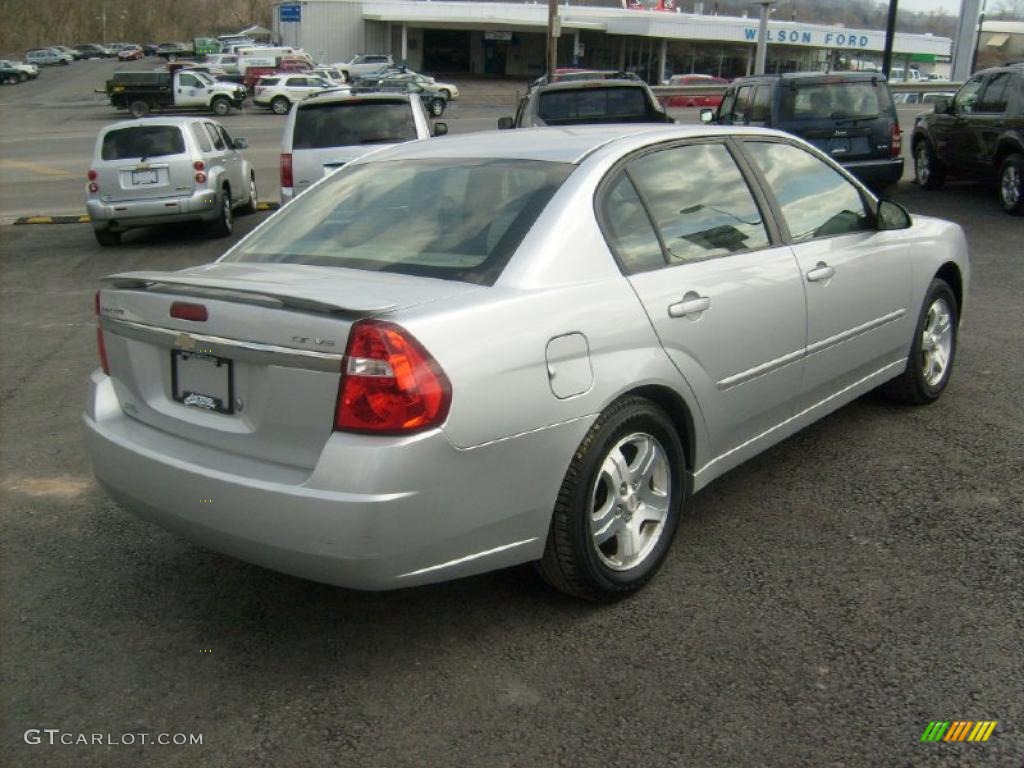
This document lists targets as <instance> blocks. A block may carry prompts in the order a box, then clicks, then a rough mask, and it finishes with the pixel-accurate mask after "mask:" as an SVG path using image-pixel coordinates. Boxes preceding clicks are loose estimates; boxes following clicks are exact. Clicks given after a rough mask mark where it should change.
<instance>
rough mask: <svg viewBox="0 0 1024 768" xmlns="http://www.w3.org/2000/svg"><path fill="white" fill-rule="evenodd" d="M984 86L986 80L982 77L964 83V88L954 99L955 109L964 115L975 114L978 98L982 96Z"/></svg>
mask: <svg viewBox="0 0 1024 768" xmlns="http://www.w3.org/2000/svg"><path fill="white" fill-rule="evenodd" d="M984 84H985V80H984V78H983V77H981V76H978V77H975V78H973V79H971V80H968V81H967V82H966V83H964V86H963V88H961V89H960V90H959V91H957V92H956V96H954V97H953V109H954V110H956V111H957V112H960V113H961V114H964V115H969V114H971V113H973V112H974V108H975V107H976V106H977V104H978V97H979V96H981V86H982V85H984Z"/></svg>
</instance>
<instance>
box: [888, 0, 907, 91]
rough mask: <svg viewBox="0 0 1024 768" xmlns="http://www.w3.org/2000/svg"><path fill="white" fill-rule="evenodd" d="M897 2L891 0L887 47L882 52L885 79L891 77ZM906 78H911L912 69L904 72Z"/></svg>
mask: <svg viewBox="0 0 1024 768" xmlns="http://www.w3.org/2000/svg"><path fill="white" fill-rule="evenodd" d="M896 2H897V0H889V18H888V20H887V21H886V22H885V49H884V50H883V52H882V74H883V75H885V79H886V80H888V79H889V71H890V70H891V69H892V46H893V42H894V41H895V40H896ZM903 74H904V75H905V76H906V78H907V79H908V80H909V79H910V70H909V69H908V70H907V71H906V72H904V73H903Z"/></svg>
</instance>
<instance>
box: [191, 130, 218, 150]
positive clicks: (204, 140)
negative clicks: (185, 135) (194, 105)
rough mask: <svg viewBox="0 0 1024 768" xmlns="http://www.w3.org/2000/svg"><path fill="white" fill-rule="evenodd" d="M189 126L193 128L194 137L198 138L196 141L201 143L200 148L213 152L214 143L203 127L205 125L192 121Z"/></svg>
mask: <svg viewBox="0 0 1024 768" xmlns="http://www.w3.org/2000/svg"><path fill="white" fill-rule="evenodd" d="M189 128H190V129H191V130H192V137H193V138H194V139H195V140H196V143H198V144H199V148H200V149H201V150H202V151H203V152H212V151H213V145H212V144H211V143H210V137H209V136H208V135H207V133H206V131H205V130H204V129H203V126H202V125H200V124H199V123H192V125H190V126H189Z"/></svg>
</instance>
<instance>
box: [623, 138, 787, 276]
mask: <svg viewBox="0 0 1024 768" xmlns="http://www.w3.org/2000/svg"><path fill="white" fill-rule="evenodd" d="M629 174H630V176H631V177H632V179H633V181H634V182H635V183H636V186H637V190H638V191H639V193H640V195H641V196H642V197H643V199H644V202H645V203H647V206H648V208H649V209H650V211H651V216H652V217H653V219H654V224H655V226H656V227H657V228H658V232H659V233H660V234H661V239H662V242H664V243H665V249H666V251H667V252H668V257H669V262H670V264H671V263H679V262H685V261H698V260H701V259H708V258H713V257H716V256H726V255H728V254H730V253H739V252H741V251H753V250H758V249H761V248H767V247H768V243H769V240H768V231H767V230H766V229H765V225H764V221H763V219H762V218H761V212H760V210H759V209H758V207H757V203H756V202H755V201H754V198H753V196H752V195H751V193H750V189H749V188H748V187H747V183H746V181H745V180H744V179H743V176H742V174H741V173H740V170H739V168H738V167H737V166H736V162H735V161H734V160H733V158H732V155H731V154H730V153H729V150H727V149H726V148H725V147H724V146H723V145H722V144H691V145H689V146H683V147H673V148H671V149H664V150H661V151H659V152H652V153H651V154H649V155H644V156H643V157H641V158H639V159H638V160H635V161H634V162H632V163H630V165H629Z"/></svg>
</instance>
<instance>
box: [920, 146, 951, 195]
mask: <svg viewBox="0 0 1024 768" xmlns="http://www.w3.org/2000/svg"><path fill="white" fill-rule="evenodd" d="M914 181H916V182H917V184H918V186H920V187H921V188H922V189H938V188H939V187H941V186H942V185H943V184H945V183H946V169H945V168H943V167H942V163H941V162H939V158H937V157H936V156H935V150H934V149H932V145H931V142H929V141H928V139H921V140H920V141H919V142H917V146H916V147H914Z"/></svg>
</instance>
